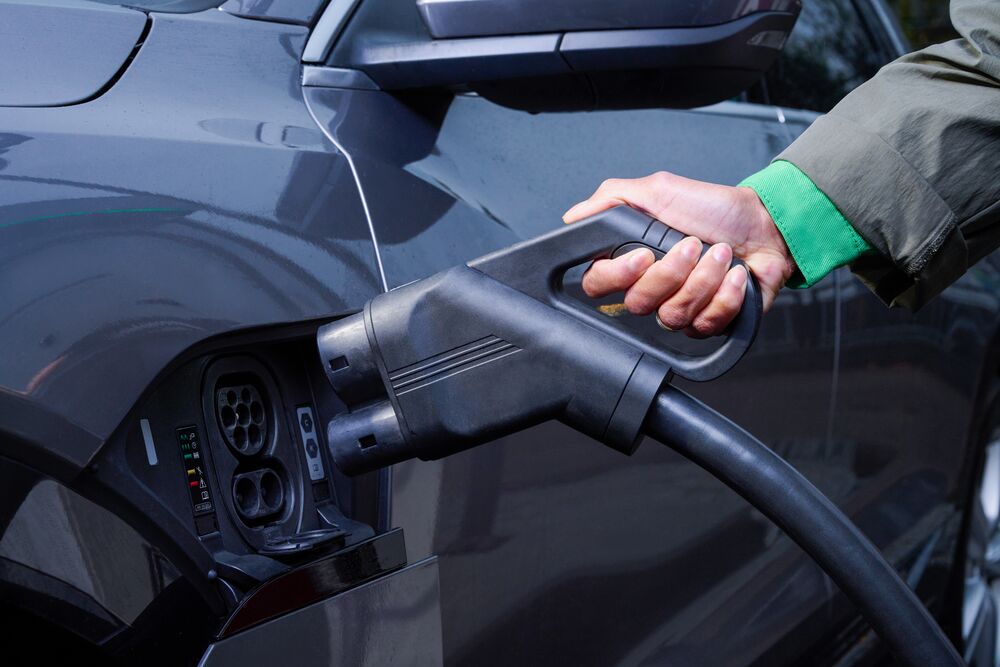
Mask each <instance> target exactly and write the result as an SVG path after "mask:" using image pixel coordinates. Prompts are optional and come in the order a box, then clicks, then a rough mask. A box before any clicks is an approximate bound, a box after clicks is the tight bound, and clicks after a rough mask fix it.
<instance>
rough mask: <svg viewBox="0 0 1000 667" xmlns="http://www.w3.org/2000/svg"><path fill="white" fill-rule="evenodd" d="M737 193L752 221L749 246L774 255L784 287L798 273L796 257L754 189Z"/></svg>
mask: <svg viewBox="0 0 1000 667" xmlns="http://www.w3.org/2000/svg"><path fill="white" fill-rule="evenodd" d="M736 190H737V192H739V193H740V196H741V197H742V198H743V206H742V208H743V210H744V211H746V215H747V217H748V219H749V220H750V221H751V230H752V231H751V232H750V234H749V238H748V239H747V241H748V242H747V245H748V246H751V248H748V249H749V250H750V251H751V252H765V253H767V254H769V255H772V256H773V257H774V258H775V259H776V260H778V264H779V266H780V271H781V285H784V284H785V283H787V282H788V280H789V279H790V278H791V277H792V276H793V275H795V273H796V272H797V271H798V265H797V264H796V263H795V257H794V256H793V255H792V251H791V249H790V248H789V247H788V243H787V242H786V241H785V237H784V236H783V235H782V233H781V230H780V229H779V228H778V225H777V223H775V221H774V218H772V217H771V212H770V211H768V210H767V207H766V206H765V205H764V202H762V201H761V199H760V197H759V196H758V195H757V192H756V191H755V190H754V189H753V188H749V187H746V186H739V187H737V188H736Z"/></svg>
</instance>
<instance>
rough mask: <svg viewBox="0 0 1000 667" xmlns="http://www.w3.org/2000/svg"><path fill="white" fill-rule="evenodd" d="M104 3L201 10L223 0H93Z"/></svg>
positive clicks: (148, 8) (145, 7) (141, 7)
mask: <svg viewBox="0 0 1000 667" xmlns="http://www.w3.org/2000/svg"><path fill="white" fill-rule="evenodd" d="M91 2H99V3H101V4H102V5H121V6H123V7H133V8H135V9H146V10H150V11H156V12H176V13H185V12H200V11H202V10H205V9H210V8H212V7H218V6H219V5H221V4H222V2H223V0H91Z"/></svg>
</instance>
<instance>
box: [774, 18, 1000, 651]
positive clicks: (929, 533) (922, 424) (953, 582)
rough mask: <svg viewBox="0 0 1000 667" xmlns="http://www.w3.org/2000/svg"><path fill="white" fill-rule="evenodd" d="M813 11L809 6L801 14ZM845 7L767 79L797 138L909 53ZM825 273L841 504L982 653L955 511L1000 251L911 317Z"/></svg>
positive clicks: (794, 46) (971, 444) (982, 611)
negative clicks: (834, 344) (829, 280)
mask: <svg viewBox="0 0 1000 667" xmlns="http://www.w3.org/2000/svg"><path fill="white" fill-rule="evenodd" d="M821 5H822V3H814V4H813V5H806V6H805V7H804V11H803V17H804V18H805V17H808V15H809V13H810V12H812V13H819V12H820V10H821V9H822V8H821ZM852 9H854V10H855V11H853V12H851V13H847V14H844V17H845V20H843V21H840V22H839V28H838V29H833V26H835V25H838V22H837V21H835V20H827V21H816V22H813V23H814V24H815V25H816V26H817V28H816V31H815V34H814V35H812V36H811V39H810V40H809V41H808V43H807V42H805V41H803V37H804V35H802V34H801V33H798V34H797V35H795V36H794V37H793V39H792V40H791V41H790V43H789V44H788V45H787V47H786V49H785V51H784V52H783V56H782V63H779V67H776V68H775V71H773V72H772V73H771V75H770V76H769V78H768V81H767V83H768V85H769V89H768V92H769V94H770V95H769V101H770V102H772V103H775V104H778V105H780V106H782V107H783V109H782V112H783V115H784V116H785V118H786V119H787V126H788V127H789V129H790V130H791V131H792V132H793V133H794V134H795V135H796V136H797V135H798V134H799V133H801V132H802V131H804V130H805V129H806V128H807V127H808V126H809V124H810V123H811V122H812V121H813V120H814V119H815V118H816V116H817V115H818V113H819V112H822V111H826V110H828V109H829V108H830V106H832V105H833V104H834V103H835V102H836V101H837V100H838V99H839V98H840V97H841V96H842V95H843V94H844V93H845V92H847V91H848V90H849V89H850V88H852V87H854V86H855V85H857V84H858V83H860V82H861V81H863V80H864V79H866V78H868V77H870V76H872V75H873V74H874V73H875V72H876V71H877V69H878V68H879V67H880V66H881V65H882V64H884V63H885V62H886V61H888V60H890V59H892V58H894V57H896V56H898V55H901V54H902V53H904V52H906V51H908V50H909V45H907V44H906V43H905V40H904V39H902V38H901V36H900V33H899V30H898V26H896V24H895V22H894V20H893V19H892V16H891V15H889V14H888V13H886V12H885V9H884V7H883V5H882V3H881V2H878V0H872V1H870V2H857V3H855V4H854V5H853V6H852ZM847 19H849V20H847ZM796 40H798V41H796ZM817 54H822V57H820V58H817ZM818 62H826V63H828V65H827V66H826V67H818V64H817V63H818ZM782 65H783V66H784V67H783V68H782V67H781V66H782ZM816 82H820V85H816ZM900 224H905V221H900ZM836 278H837V286H838V292H839V311H838V313H837V319H838V321H839V322H840V323H841V326H840V345H839V349H840V353H839V364H838V376H837V378H836V383H835V386H836V391H835V395H834V397H833V401H832V404H831V405H832V407H833V418H832V420H831V430H830V447H831V452H835V455H836V456H838V457H840V458H842V459H843V460H844V461H845V464H846V465H845V472H846V473H847V475H848V479H846V480H845V489H850V490H849V491H848V492H847V493H845V495H844V496H843V498H842V500H841V502H842V506H845V507H847V508H848V509H849V510H850V511H851V512H852V515H853V517H854V518H855V520H856V521H857V522H858V524H859V526H860V527H861V528H862V529H863V530H864V531H865V532H866V534H867V535H868V536H869V537H870V538H871V539H872V540H873V541H874V542H875V543H876V544H877V545H879V546H880V547H881V548H882V549H883V552H884V553H885V554H886V555H887V556H888V557H889V558H890V559H891V560H892V561H893V562H894V563H895V564H897V566H900V567H901V568H903V569H906V570H908V579H907V580H908V582H909V583H910V584H911V586H913V587H915V588H916V590H917V592H918V593H919V594H920V595H921V596H922V597H923V599H925V600H926V601H927V602H928V603H929V604H930V606H931V608H932V610H934V611H935V612H937V613H938V614H939V615H941V616H942V617H943V618H944V619H945V622H946V623H948V624H949V625H947V626H946V627H948V628H949V629H950V630H951V632H952V634H953V636H956V637H961V638H962V640H963V642H965V644H966V653H965V657H966V660H969V661H970V664H975V663H974V661H973V660H972V656H973V654H972V653H971V652H969V651H970V647H972V648H974V647H976V646H977V640H982V643H981V644H980V651H981V653H983V652H984V651H982V648H983V644H992V642H993V639H992V637H993V634H994V631H993V630H992V628H991V627H989V626H995V623H996V620H995V619H996V612H995V603H994V602H993V598H991V597H990V595H989V594H988V592H987V588H988V585H989V581H990V576H991V575H989V574H988V573H987V574H985V575H984V573H983V572H982V571H980V570H979V569H977V568H975V567H972V568H971V569H969V570H965V569H964V568H965V562H964V561H963V559H964V558H965V557H966V555H965V553H964V550H965V540H966V539H967V537H966V535H967V530H968V528H967V522H968V521H969V518H968V517H967V513H966V509H967V508H969V507H970V505H971V500H970V498H972V494H971V492H972V491H973V490H974V487H973V483H972V482H973V479H974V478H975V475H976V474H978V472H977V471H978V469H979V468H980V467H981V466H982V459H981V458H980V457H981V456H982V449H981V448H982V446H983V445H984V444H985V442H983V440H982V439H981V434H980V432H979V430H978V429H979V428H980V424H979V422H978V419H979V418H980V417H982V416H984V414H985V409H986V408H987V407H988V403H987V401H988V400H989V399H990V395H991V394H990V392H991V390H993V389H994V388H995V386H996V379H995V378H996V368H997V363H996V353H995V352H994V350H995V349H996V313H997V309H998V302H997V296H996V289H995V286H996V284H997V279H998V260H997V257H996V255H995V254H994V255H993V256H990V257H987V258H986V259H984V260H983V261H981V262H979V263H978V264H976V265H975V266H973V267H972V268H971V269H970V270H969V271H968V272H967V273H966V274H964V275H963V276H962V277H961V278H959V279H958V280H957V281H956V282H955V283H954V284H953V285H952V286H951V287H949V288H948V289H947V290H945V291H944V292H943V293H942V294H941V295H940V296H938V297H936V298H935V299H933V300H932V301H930V302H929V303H928V304H926V305H925V306H924V307H923V308H921V309H920V310H919V311H918V312H916V313H914V312H912V311H910V310H906V309H900V308H895V309H889V308H887V307H886V304H884V303H882V302H881V301H880V299H879V298H878V297H876V296H875V295H874V294H873V293H872V292H871V291H870V290H868V289H866V288H865V287H864V286H863V285H862V284H861V282H860V281H859V280H857V279H856V278H855V277H854V276H852V275H851V273H850V270H849V269H848V268H846V267H844V268H841V269H839V270H838V271H837V276H836ZM984 502H986V501H984ZM987 504H988V503H987ZM989 539H990V537H989V536H987V537H986V538H985V541H986V542H988V541H989ZM963 577H964V578H965V580H964V582H963V581H962V580H963ZM984 628H985V629H984ZM985 653H986V654H988V655H989V656H990V657H989V659H988V660H987V661H985V662H983V663H978V664H994V662H995V659H996V658H995V653H994V650H992V648H988V649H987V650H986V651H985ZM980 657H981V656H980Z"/></svg>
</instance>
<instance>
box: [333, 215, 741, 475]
mask: <svg viewBox="0 0 1000 667" xmlns="http://www.w3.org/2000/svg"><path fill="white" fill-rule="evenodd" d="M681 238H683V235H681V234H679V233H676V232H672V231H671V230H670V229H669V228H668V227H667V226H666V225H664V224H663V223H661V222H659V221H656V220H653V219H651V218H649V217H648V216H645V215H642V214H640V213H638V212H636V211H634V210H631V209H627V208H618V209H612V210H610V211H607V212H605V213H602V214H600V215H597V216H594V217H592V218H589V219H587V220H584V221H582V222H578V223H576V224H573V225H569V226H566V227H563V228H561V229H558V230H557V231H554V232H552V233H551V234H547V235H544V236H541V237H539V238H537V239H533V240H530V241H526V242H524V243H520V244H518V245H515V246H513V247H511V248H508V249H507V250H503V251H500V252H498V253H493V254H491V255H487V256H485V257H483V258H481V259H478V260H475V261H473V262H470V263H469V264H468V265H464V266H458V267H455V268H453V269H450V270H447V271H444V272H442V273H439V274H437V275H434V276H431V277H430V278H426V279H424V280H420V281H417V282H415V283H410V284H408V285H404V286H403V287H400V288H398V289H395V290H392V291H390V292H387V293H385V294H380V295H379V296H377V297H375V298H374V299H372V300H371V301H370V302H369V303H368V304H366V306H365V309H364V311H363V312H362V313H359V314H357V315H352V316H350V317H347V318H344V319H342V320H338V321H336V322H333V323H331V324H328V325H326V326H324V327H322V328H321V329H320V331H319V335H318V344H319V351H320V355H321V358H322V359H323V363H324V368H325V370H326V373H327V377H328V379H329V380H330V382H331V384H332V385H333V387H334V389H335V390H336V391H337V394H338V395H339V396H340V398H341V399H342V400H343V401H344V402H345V403H346V404H347V406H348V408H349V410H350V412H349V413H348V414H343V415H340V416H338V417H336V418H335V419H334V420H332V421H331V422H330V423H329V425H328V427H327V436H328V441H329V446H330V450H331V453H332V455H333V459H334V461H335V462H336V463H337V465H338V467H340V468H341V470H343V471H344V472H346V473H348V474H354V473H359V472H365V471H368V470H373V469H376V468H379V467H382V466H385V465H389V464H391V463H396V462H399V461H403V460H406V459H408V458H413V457H415V456H416V457H420V458H422V459H436V458H441V457H443V456H447V455H449V454H452V453H454V452H457V451H461V450H463V449H467V448H469V447H472V446H474V445H478V444H481V443H483V442H487V441H489V440H493V439H496V438H498V437H502V436H504V435H508V434H510V433H513V432H516V431H518V430H521V429H523V428H527V427H529V426H532V425H535V424H538V423H541V422H543V421H547V420H549V419H558V420H561V421H563V422H564V423H566V424H568V425H569V426H571V427H573V428H575V429H577V430H579V431H581V432H583V433H585V434H587V435H589V436H591V437H593V438H595V439H597V440H599V441H601V442H603V443H604V444H606V445H608V446H609V447H612V448H614V449H617V450H619V451H621V452H624V453H627V454H631V453H632V452H633V451H634V450H635V447H636V446H637V444H638V441H639V430H640V427H641V425H642V421H643V419H644V418H645V416H646V413H647V411H648V409H649V406H650V405H651V404H652V401H653V399H654V397H655V396H656V393H657V391H658V390H659V389H660V387H661V386H662V384H663V383H664V381H666V380H667V379H668V378H669V377H670V374H671V373H672V372H675V373H677V374H679V375H682V376H683V377H686V378H689V379H692V380H709V379H712V378H714V377H717V376H719V375H721V374H722V373H724V372H725V371H727V370H729V368H731V367H732V366H733V365H735V364H736V363H737V362H738V361H739V359H740V358H741V357H742V356H743V354H744V353H745V352H746V350H747V348H749V346H750V344H751V343H752V342H753V339H754V336H755V335H756V332H757V327H758V325H759V322H760V315H761V299H760V290H759V289H758V288H757V285H756V282H755V281H754V280H753V278H752V276H751V277H750V280H748V281H747V285H748V287H747V297H746V299H745V300H744V306H743V309H742V311H741V313H740V315H739V316H738V317H737V319H736V321H735V322H734V324H733V327H732V330H731V332H730V334H729V336H728V339H727V340H726V341H725V342H724V343H723V344H722V346H721V347H720V348H719V349H718V350H716V351H715V352H712V353H710V354H708V355H706V356H702V357H695V356H688V355H683V354H681V353H679V352H676V351H674V350H670V349H669V348H667V347H665V340H664V339H665V338H667V335H666V334H665V333H664V334H661V335H659V336H644V335H643V334H641V333H638V332H636V331H633V330H631V329H629V328H628V327H626V326H624V325H622V324H621V323H620V322H618V321H616V320H613V319H611V318H609V317H606V316H604V315H601V314H599V313H597V312H594V311H592V310H591V309H588V308H586V307H585V306H584V304H582V303H581V302H579V301H577V300H576V299H573V298H571V297H570V296H569V295H567V294H566V293H565V292H564V290H563V286H562V285H563V278H564V276H565V274H566V272H567V270H569V269H570V268H572V267H574V266H578V265H580V264H583V263H585V262H587V261H591V260H594V259H598V258H601V257H611V256H613V255H614V253H615V252H616V251H619V250H621V249H623V248H626V247H629V246H630V245H631V244H636V243H641V244H643V245H646V246H648V247H650V248H651V249H653V250H654V251H656V252H659V253H663V252H666V251H668V250H669V249H670V248H671V247H672V246H673V245H674V244H675V243H676V242H677V241H679V240H680V239H681Z"/></svg>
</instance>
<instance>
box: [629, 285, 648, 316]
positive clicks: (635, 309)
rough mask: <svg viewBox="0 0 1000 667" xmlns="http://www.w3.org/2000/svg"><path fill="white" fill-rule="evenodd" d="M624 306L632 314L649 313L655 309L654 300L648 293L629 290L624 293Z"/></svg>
mask: <svg viewBox="0 0 1000 667" xmlns="http://www.w3.org/2000/svg"><path fill="white" fill-rule="evenodd" d="M625 307H626V308H628V312H630V313H632V314H633V315H649V314H650V313H652V312H653V311H654V310H656V302H655V301H653V299H652V298H651V297H650V296H649V295H648V294H643V293H641V292H639V291H637V290H629V291H628V292H627V293H626V294H625Z"/></svg>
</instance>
